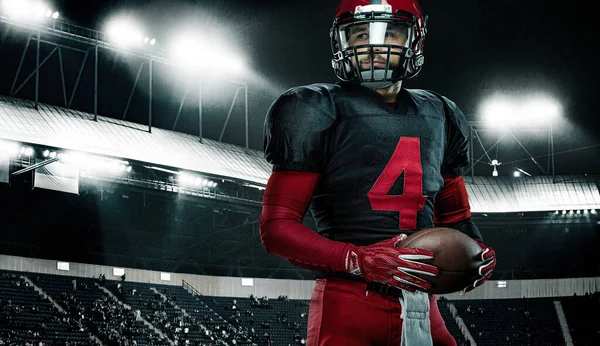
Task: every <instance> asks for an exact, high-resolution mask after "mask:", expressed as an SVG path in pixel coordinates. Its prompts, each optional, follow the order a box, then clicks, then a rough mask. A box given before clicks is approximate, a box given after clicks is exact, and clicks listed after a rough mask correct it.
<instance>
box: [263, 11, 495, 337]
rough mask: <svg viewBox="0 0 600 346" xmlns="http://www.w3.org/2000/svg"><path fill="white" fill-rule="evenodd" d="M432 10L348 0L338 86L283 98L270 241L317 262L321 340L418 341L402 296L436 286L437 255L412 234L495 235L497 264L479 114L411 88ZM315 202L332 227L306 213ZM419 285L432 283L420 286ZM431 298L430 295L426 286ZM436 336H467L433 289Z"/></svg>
mask: <svg viewBox="0 0 600 346" xmlns="http://www.w3.org/2000/svg"><path fill="white" fill-rule="evenodd" d="M425 34H426V17H425V15H424V14H423V12H422V11H421V8H420V6H419V4H418V3H417V1H416V0H387V1H386V0H379V1H377V0H343V1H342V2H341V4H340V5H339V7H338V9H337V12H336V14H335V20H334V23H333V26H332V28H331V33H330V35H331V46H332V50H333V60H332V65H333V69H334V71H335V74H336V75H337V77H338V78H339V79H340V81H339V82H338V83H336V84H312V85H307V86H301V87H295V88H292V89H290V90H288V91H286V92H285V93H283V94H282V95H281V96H280V97H279V99H278V100H277V101H275V102H274V103H273V105H272V106H271V108H270V109H269V111H268V114H267V118H266V121H265V141H264V152H265V158H266V160H267V161H268V162H269V163H271V164H272V165H273V173H272V175H271V177H270V179H269V181H268V184H267V187H266V189H265V192H264V199H263V209H262V214H261V219H260V231H261V241H262V243H263V246H264V248H265V249H266V251H267V252H269V253H272V254H276V255H279V256H281V257H283V258H286V259H287V260H289V261H290V262H291V263H293V264H294V265H296V266H298V267H301V268H308V269H312V270H315V271H316V273H317V274H318V275H317V281H316V286H315V289H314V292H313V296H312V299H311V303H310V311H309V321H308V338H307V345H309V346H321V345H344V346H367V345H400V343H401V342H402V345H409V344H410V343H409V342H410V340H408V342H405V340H404V337H403V336H402V326H403V321H402V319H401V317H400V315H401V313H402V306H401V301H402V296H403V294H404V295H408V294H407V293H406V292H411V293H412V292H415V291H416V290H417V291H424V290H427V289H428V288H430V287H431V283H430V282H429V281H427V280H426V279H427V277H430V276H434V275H437V272H438V269H437V268H436V267H434V266H431V265H428V264H425V263H423V262H421V260H423V259H430V258H432V256H435V254H434V253H433V252H432V251H429V250H425V249H414V248H402V247H398V243H399V242H400V241H401V240H402V239H404V238H405V237H406V236H407V235H410V234H411V233H414V232H416V231H418V230H421V229H426V228H431V227H434V226H435V227H451V228H454V229H457V230H459V231H461V232H464V233H466V234H467V235H469V236H471V237H472V238H474V239H475V240H477V241H478V243H479V244H480V246H481V249H482V250H481V257H482V258H483V259H485V260H486V261H485V262H484V265H482V266H481V267H480V268H479V269H480V270H479V274H480V277H479V279H478V280H476V281H475V282H473V284H472V285H470V286H469V287H466V288H465V291H469V290H472V289H473V288H475V287H477V286H479V285H481V284H482V283H483V282H485V281H486V280H487V279H488V278H489V277H490V275H491V274H492V270H493V268H494V266H495V264H496V259H495V253H494V250H493V249H492V248H491V247H489V246H486V245H484V244H483V240H482V238H481V234H480V232H479V230H478V229H477V227H476V226H475V225H474V224H473V222H472V221H471V213H470V207H469V201H468V197H467V190H466V188H465V184H464V180H463V178H462V176H461V174H462V170H463V168H464V167H465V166H467V165H468V159H469V154H468V138H469V130H470V129H469V125H468V122H467V120H466V119H465V116H464V115H463V113H462V112H461V111H460V109H459V108H458V107H457V106H456V104H455V103H454V102H452V101H451V100H449V99H448V98H446V97H444V96H441V95H439V94H437V93H435V92H432V91H426V90H416V89H406V88H402V81H403V80H405V79H409V78H412V77H415V76H416V75H417V74H418V73H419V71H420V70H421V68H422V66H423V62H424V56H423V44H424V39H425ZM309 208H310V211H311V213H312V216H313V218H314V220H315V222H316V226H317V230H318V232H313V231H312V230H311V229H309V228H307V227H305V226H304V225H303V224H302V220H303V218H304V216H305V213H306V211H307V209H309ZM417 293H418V292H417ZM425 301H426V303H427V297H426V298H425ZM428 303H429V320H428V322H429V324H428V326H429V330H427V333H430V335H428V336H427V338H428V339H429V341H428V342H426V343H425V344H421V345H427V344H433V345H456V341H455V340H454V339H453V337H452V335H451V334H450V333H449V332H448V330H447V328H446V326H445V324H444V321H443V319H442V317H441V315H440V312H439V310H438V307H437V302H436V297H435V296H434V295H430V296H429V301H428Z"/></svg>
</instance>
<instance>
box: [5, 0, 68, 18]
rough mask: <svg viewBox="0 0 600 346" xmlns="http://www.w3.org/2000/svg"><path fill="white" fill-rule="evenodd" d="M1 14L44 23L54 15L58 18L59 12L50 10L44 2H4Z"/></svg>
mask: <svg viewBox="0 0 600 346" xmlns="http://www.w3.org/2000/svg"><path fill="white" fill-rule="evenodd" d="M1 12H2V13H3V14H5V15H6V16H7V17H10V18H13V19H16V20H21V21H28V22H39V21H42V20H44V19H45V18H50V17H53V14H54V13H55V14H56V18H58V12H54V11H52V10H50V7H49V6H48V5H47V4H46V3H45V2H44V1H39V0H3V1H2V9H1ZM53 18H54V17H53ZM56 18H54V19H56Z"/></svg>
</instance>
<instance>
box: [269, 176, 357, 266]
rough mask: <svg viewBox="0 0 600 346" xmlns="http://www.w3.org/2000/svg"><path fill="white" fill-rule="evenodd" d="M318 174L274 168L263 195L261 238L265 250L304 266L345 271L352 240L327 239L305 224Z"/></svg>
mask: <svg viewBox="0 0 600 346" xmlns="http://www.w3.org/2000/svg"><path fill="white" fill-rule="evenodd" d="M318 178H319V175H318V174H316V173H305V172H292V171H276V172H273V174H272V175H271V178H270V179H269V182H268V183H267V187H266V189H265V193H264V197H263V208H262V214H261V216H260V239H261V242H262V244H263V247H264V248H265V250H266V251H267V252H269V253H272V254H275V255H278V256H281V257H284V258H286V259H287V260H289V261H290V262H292V263H293V264H294V265H296V266H298V267H302V268H307V269H312V270H318V271H326V272H332V271H345V270H346V269H345V261H346V254H347V253H348V250H349V248H350V247H351V246H352V245H351V244H347V243H342V242H337V241H333V240H330V239H327V238H325V237H323V236H321V235H319V234H318V233H316V232H314V231H313V230H311V229H310V228H308V227H306V226H304V225H303V224H302V220H303V218H304V214H305V213H306V210H307V209H308V206H309V205H310V201H311V199H312V195H313V192H314V190H315V188H316V186H317V183H318Z"/></svg>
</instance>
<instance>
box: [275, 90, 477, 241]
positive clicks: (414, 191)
mask: <svg viewBox="0 0 600 346" xmlns="http://www.w3.org/2000/svg"><path fill="white" fill-rule="evenodd" d="M397 104H398V107H397V108H394V107H392V106H390V105H388V104H387V103H385V102H384V100H383V98H382V97H381V96H380V95H379V94H377V93H376V92H375V91H372V90H370V89H368V88H365V87H361V86H357V85H353V84H350V83H343V82H340V83H337V84H313V85H308V86H302V87H297V88H293V89H290V90H288V91H287V92H285V93H284V94H283V95H282V96H281V97H280V98H279V99H278V100H277V101H275V102H274V103H273V105H272V106H271V108H270V109H269V111H268V114H267V118H266V121H265V141H264V153H265V158H266V160H267V161H268V162H269V163H271V164H273V170H275V171H277V170H293V171H304V172H314V173H319V174H320V179H319V184H318V186H317V188H316V191H315V192H314V194H313V199H312V202H311V205H310V212H311V213H312V216H313V218H314V220H315V222H316V225H317V231H318V232H319V233H320V234H321V235H323V236H325V237H327V238H329V239H333V240H337V241H343V242H349V243H353V244H355V245H359V246H360V245H369V244H372V243H375V242H378V241H381V240H384V239H388V238H390V237H392V236H394V235H397V234H398V233H400V232H403V233H407V234H410V233H412V232H415V231H417V230H419V229H424V228H430V227H433V226H434V224H433V203H434V200H435V196H436V194H437V193H438V192H439V191H440V189H441V188H442V186H443V178H444V177H453V176H458V175H461V171H462V168H463V167H465V166H466V165H467V164H468V158H469V154H468V138H469V137H468V136H469V130H470V128H469V125H468V122H467V120H466V119H465V116H464V115H463V113H462V112H461V111H460V110H459V109H458V107H457V106H456V105H455V104H454V103H453V102H452V101H450V100H448V99H447V98H445V97H443V96H440V95H438V94H436V93H433V92H431V91H425V90H416V89H402V90H401V92H400V93H399V94H398V98H397Z"/></svg>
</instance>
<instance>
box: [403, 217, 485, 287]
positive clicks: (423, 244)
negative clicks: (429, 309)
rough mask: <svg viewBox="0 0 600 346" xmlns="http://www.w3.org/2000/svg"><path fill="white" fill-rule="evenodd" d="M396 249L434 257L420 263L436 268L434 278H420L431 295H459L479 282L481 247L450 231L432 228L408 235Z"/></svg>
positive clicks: (457, 232) (458, 233) (467, 238)
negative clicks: (418, 250)
mask: <svg viewBox="0 0 600 346" xmlns="http://www.w3.org/2000/svg"><path fill="white" fill-rule="evenodd" d="M398 246H399V247H408V248H422V249H427V250H431V251H433V253H434V257H433V258H432V259H430V260H419V261H420V262H423V263H428V264H432V265H434V266H436V267H438V269H439V272H438V275H437V276H435V277H430V276H423V275H422V276H420V277H422V278H423V279H425V280H427V281H429V282H431V283H432V286H431V288H430V289H429V290H427V291H425V292H427V293H431V294H447V293H453V292H458V291H462V290H463V289H464V288H465V287H467V286H468V285H471V284H473V282H474V281H475V280H476V279H477V278H478V276H479V274H478V272H477V270H478V268H479V266H480V265H481V264H482V263H483V261H481V257H480V253H481V247H479V245H478V244H477V243H476V242H475V240H474V239H472V238H471V237H469V236H468V235H466V234H464V233H461V232H459V231H457V230H455V229H452V228H444V227H434V228H428V229H423V230H420V231H417V232H415V233H413V234H411V235H409V236H408V237H407V238H406V239H404V240H403V241H402V242H401V243H400V244H399V245H398Z"/></svg>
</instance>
